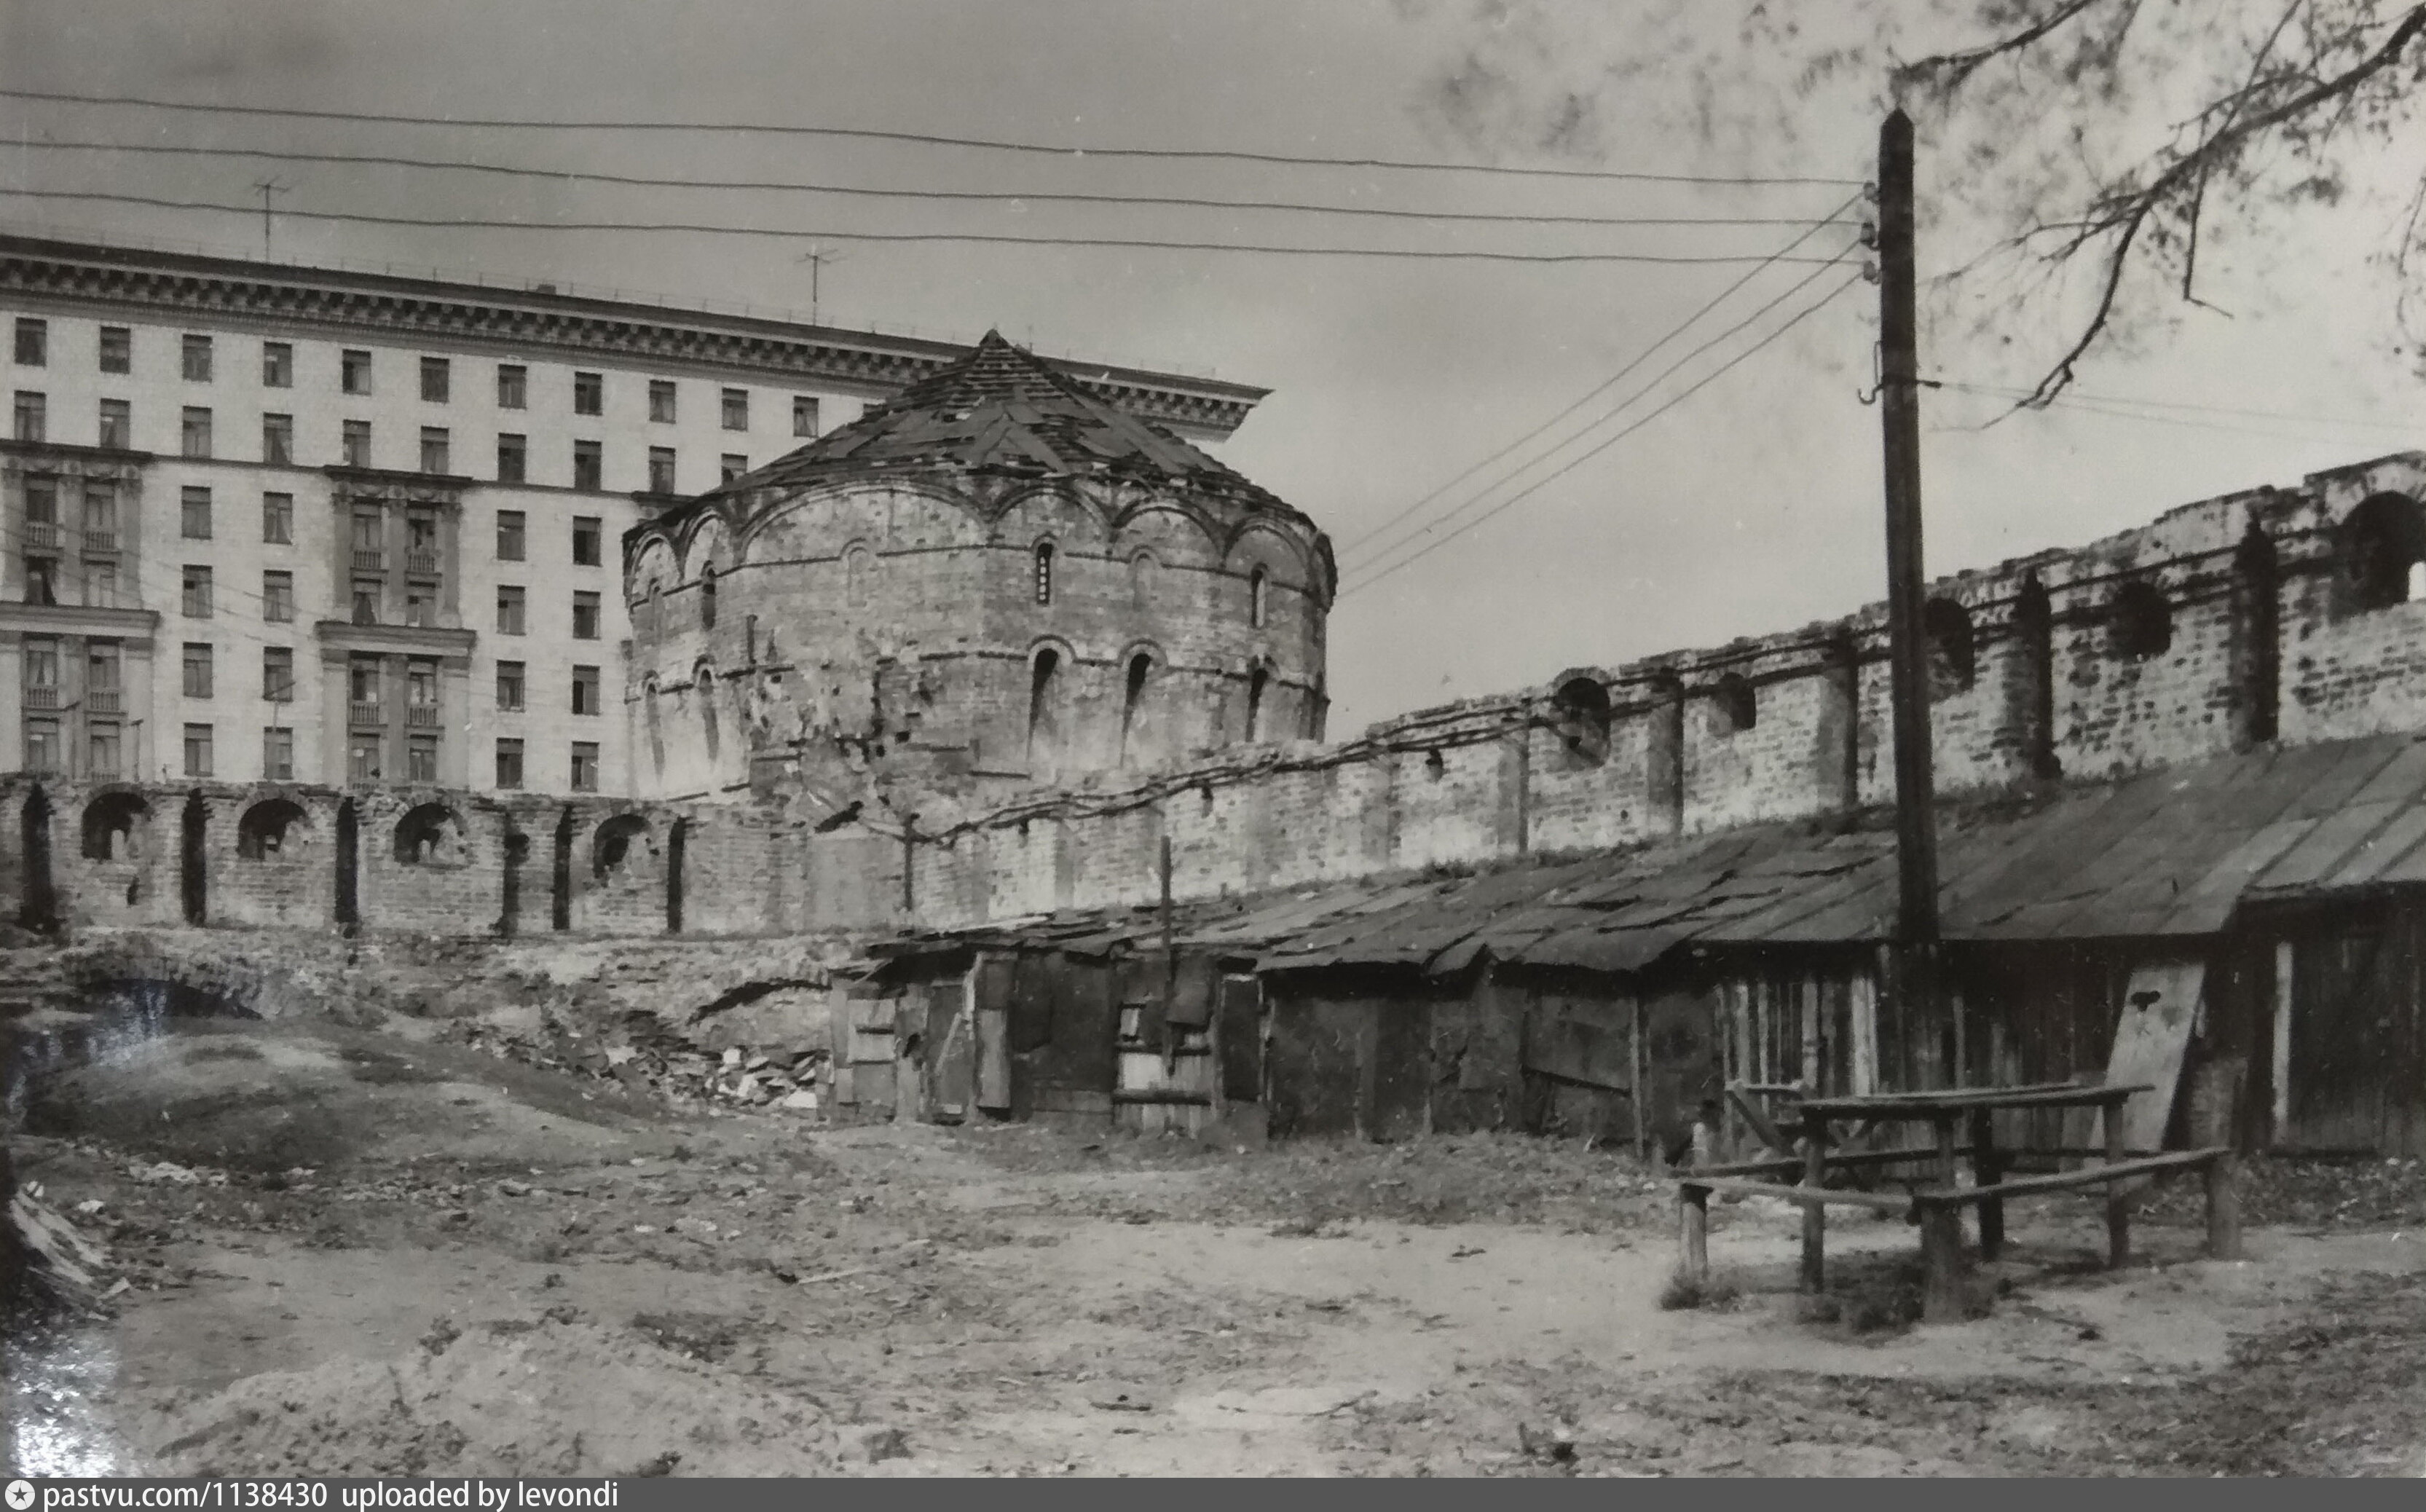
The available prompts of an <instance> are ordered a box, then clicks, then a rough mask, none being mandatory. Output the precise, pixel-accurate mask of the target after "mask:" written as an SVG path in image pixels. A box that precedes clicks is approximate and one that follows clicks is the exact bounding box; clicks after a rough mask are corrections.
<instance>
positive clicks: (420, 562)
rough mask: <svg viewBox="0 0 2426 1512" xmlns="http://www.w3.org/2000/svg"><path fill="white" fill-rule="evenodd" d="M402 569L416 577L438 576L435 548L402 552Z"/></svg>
mask: <svg viewBox="0 0 2426 1512" xmlns="http://www.w3.org/2000/svg"><path fill="white" fill-rule="evenodd" d="M404 570H405V571H406V572H409V573H411V574H412V576H414V577H437V576H438V553H437V552H436V551H435V550H420V551H408V552H406V553H405V554H404Z"/></svg>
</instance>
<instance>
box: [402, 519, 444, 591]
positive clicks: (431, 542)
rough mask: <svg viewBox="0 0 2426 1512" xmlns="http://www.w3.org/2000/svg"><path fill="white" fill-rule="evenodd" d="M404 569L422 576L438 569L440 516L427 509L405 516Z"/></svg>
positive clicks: (426, 575) (434, 572) (432, 573)
mask: <svg viewBox="0 0 2426 1512" xmlns="http://www.w3.org/2000/svg"><path fill="white" fill-rule="evenodd" d="M404 570H405V571H407V572H409V573H413V574H416V575H418V576H421V577H430V576H433V575H435V574H436V573H437V571H438V516H437V515H435V514H433V513H431V512H429V511H427V510H412V511H410V512H407V513H406V515H405V517H404Z"/></svg>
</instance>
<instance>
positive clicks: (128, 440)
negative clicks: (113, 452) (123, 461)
mask: <svg viewBox="0 0 2426 1512" xmlns="http://www.w3.org/2000/svg"><path fill="white" fill-rule="evenodd" d="M134 434H135V406H134V405H133V404H132V403H130V402H129V401H127V400H125V399H104V400H102V401H101V444H102V445H103V446H105V447H114V448H116V449H118V450H120V451H123V450H125V449H126V448H127V447H130V446H132V445H134V441H133V439H132V438H133V436H134Z"/></svg>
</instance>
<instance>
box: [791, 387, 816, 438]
mask: <svg viewBox="0 0 2426 1512" xmlns="http://www.w3.org/2000/svg"><path fill="white" fill-rule="evenodd" d="M792 434H794V435H796V436H813V435H816V434H817V399H816V398H815V397H814V396H811V395H807V394H795V395H793V396H792Z"/></svg>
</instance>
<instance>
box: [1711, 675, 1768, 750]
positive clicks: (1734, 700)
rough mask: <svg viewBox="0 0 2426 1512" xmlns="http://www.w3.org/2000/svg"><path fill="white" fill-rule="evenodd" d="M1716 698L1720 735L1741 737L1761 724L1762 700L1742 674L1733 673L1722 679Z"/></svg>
mask: <svg viewBox="0 0 2426 1512" xmlns="http://www.w3.org/2000/svg"><path fill="white" fill-rule="evenodd" d="M1715 696H1716V698H1717V701H1718V709H1719V733H1720V734H1722V735H1741V734H1742V733H1743V732H1744V731H1746V730H1748V729H1751V728H1752V727H1753V726H1754V725H1755V724H1758V723H1760V699H1759V698H1758V696H1757V695H1756V694H1755V692H1754V691H1753V686H1752V683H1751V681H1750V680H1749V679H1747V678H1746V677H1745V676H1744V675H1743V674H1742V673H1739V672H1731V673H1728V674H1727V675H1725V676H1723V677H1721V678H1720V679H1719V686H1718V691H1717V693H1716V695H1715Z"/></svg>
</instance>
